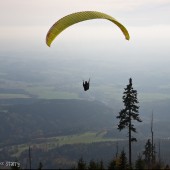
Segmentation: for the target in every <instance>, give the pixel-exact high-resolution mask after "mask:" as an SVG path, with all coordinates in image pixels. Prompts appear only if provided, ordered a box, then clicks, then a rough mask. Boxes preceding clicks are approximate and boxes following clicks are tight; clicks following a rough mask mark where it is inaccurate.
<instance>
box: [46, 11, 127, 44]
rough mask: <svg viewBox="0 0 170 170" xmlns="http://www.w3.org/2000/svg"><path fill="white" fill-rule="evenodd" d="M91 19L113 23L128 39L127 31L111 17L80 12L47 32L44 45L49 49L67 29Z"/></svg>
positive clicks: (57, 23) (61, 21)
mask: <svg viewBox="0 0 170 170" xmlns="http://www.w3.org/2000/svg"><path fill="white" fill-rule="evenodd" d="M91 19H107V20H109V21H111V22H113V23H114V24H116V25H117V26H118V27H119V28H120V29H121V31H122V32H123V34H124V36H125V38H126V39H127V40H129V39H130V36H129V33H128V31H127V29H126V28H125V27H124V26H123V25H122V24H121V23H120V22H118V21H117V20H116V19H114V18H113V17H112V16H110V15H107V14H105V13H101V12H97V11H82V12H76V13H72V14H70V15H67V16H65V17H63V18H61V19H60V20H58V21H57V22H56V23H55V24H54V25H53V26H52V27H51V28H50V30H49V31H48V33H47V36H46V44H47V45H48V46H49V47H50V45H51V43H52V42H53V40H54V39H55V38H56V37H57V36H58V35H59V34H60V33H61V32H62V31H63V30H65V29H66V28H67V27H69V26H71V25H73V24H76V23H78V22H82V21H85V20H91Z"/></svg>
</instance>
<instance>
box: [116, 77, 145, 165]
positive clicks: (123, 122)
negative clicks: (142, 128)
mask: <svg viewBox="0 0 170 170" xmlns="http://www.w3.org/2000/svg"><path fill="white" fill-rule="evenodd" d="M122 99H123V103H124V107H125V108H124V109H122V110H121V111H120V112H119V116H117V118H118V119H120V120H119V124H118V129H119V130H120V131H121V130H123V129H124V128H128V137H129V166H130V167H131V166H132V161H131V150H132V149H131V143H132V142H133V141H137V140H136V138H134V137H132V132H135V133H136V128H135V127H134V125H133V124H132V120H136V121H138V122H142V121H141V119H140V118H139V114H138V113H139V106H137V104H138V103H139V102H138V99H137V91H136V90H134V89H133V86H132V79H131V78H130V79H129V84H128V85H127V87H126V88H125V91H124V93H123V97H122Z"/></svg>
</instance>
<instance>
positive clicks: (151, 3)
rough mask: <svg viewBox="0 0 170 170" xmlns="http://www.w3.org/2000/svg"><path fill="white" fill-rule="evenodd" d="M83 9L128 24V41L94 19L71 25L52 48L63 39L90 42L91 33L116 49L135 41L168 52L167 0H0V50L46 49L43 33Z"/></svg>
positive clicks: (169, 17)
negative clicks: (67, 16) (104, 14)
mask: <svg viewBox="0 0 170 170" xmlns="http://www.w3.org/2000/svg"><path fill="white" fill-rule="evenodd" d="M82 10H97V11H101V12H105V13H107V14H109V15H112V16H113V17H114V18H116V19H117V20H119V21H120V22H121V23H123V24H124V25H125V26H126V27H127V29H128V31H129V33H130V36H131V40H130V42H126V41H124V39H123V38H124V37H123V36H122V33H121V32H120V31H119V30H118V28H117V27H115V26H113V25H112V24H111V23H109V22H108V21H104V20H103V21H97V20H95V21H88V22H86V23H81V24H79V25H75V26H74V27H70V28H69V29H68V30H66V32H65V33H62V35H60V36H59V38H58V40H57V42H56V41H55V45H53V48H57V44H60V43H61V42H63V41H66V42H68V43H70V42H72V43H73V42H74V41H76V42H77V41H81V42H82V41H85V42H86V41H87V42H88V45H89V44H90V41H88V40H89V37H91V36H92V38H91V39H92V40H93V41H95V42H99V41H105V43H104V44H105V45H106V46H110V45H111V43H112V44H113V47H114V46H115V45H117V44H118V45H119V46H118V47H116V49H117V48H124V44H126V45H125V47H126V46H127V44H128V47H127V48H129V46H130V48H129V49H131V45H132V46H133V45H134V43H136V46H137V47H138V48H144V47H143V46H145V45H146V44H147V45H153V46H152V47H150V48H156V49H154V50H158V49H157V48H159V50H161V49H162V50H166V52H167V53H168V52H169V48H168V45H169V43H168V42H169V40H170V33H169V30H170V1H169V0H126V1H125V0H15V1H14V0H0V21H1V22H0V37H1V39H0V46H1V49H0V50H1V51H5V50H10V49H11V51H12V50H14V51H17V50H22V49H21V48H20V47H23V48H24V49H27V48H30V47H31V48H35V50H37V48H38V47H39V48H42V49H43V48H44V49H45V48H47V47H46V46H45V44H44V40H45V36H46V33H47V31H48V29H49V28H50V27H51V26H52V25H53V24H54V22H56V21H57V20H58V19H59V18H60V17H63V16H64V15H67V14H69V13H72V12H76V11H82ZM83 38H84V40H83ZM86 39H87V40H86ZM117 39H118V41H117ZM93 41H92V42H93ZM119 43H120V44H121V43H122V44H123V46H122V47H121V45H120V44H119ZM27 45H30V47H27ZM91 45H92V44H90V46H91ZM68 46H69V45H68ZM83 46H84V44H83ZM136 46H135V47H136ZM71 48H72V46H71ZM127 50H128V49H127ZM123 51H124V50H123Z"/></svg>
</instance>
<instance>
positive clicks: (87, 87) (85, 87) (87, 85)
mask: <svg viewBox="0 0 170 170" xmlns="http://www.w3.org/2000/svg"><path fill="white" fill-rule="evenodd" d="M89 85H90V79H89V81H88V82H87V81H85V82H84V80H83V87H84V91H87V90H89Z"/></svg>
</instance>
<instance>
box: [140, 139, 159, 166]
mask: <svg viewBox="0 0 170 170" xmlns="http://www.w3.org/2000/svg"><path fill="white" fill-rule="evenodd" d="M152 154H153V161H154V162H155V159H156V151H155V145H154V146H153V147H152V143H151V141H150V139H148V140H147V142H146V144H145V150H144V151H143V155H144V160H145V163H146V165H147V166H148V168H151V163H152Z"/></svg>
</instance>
